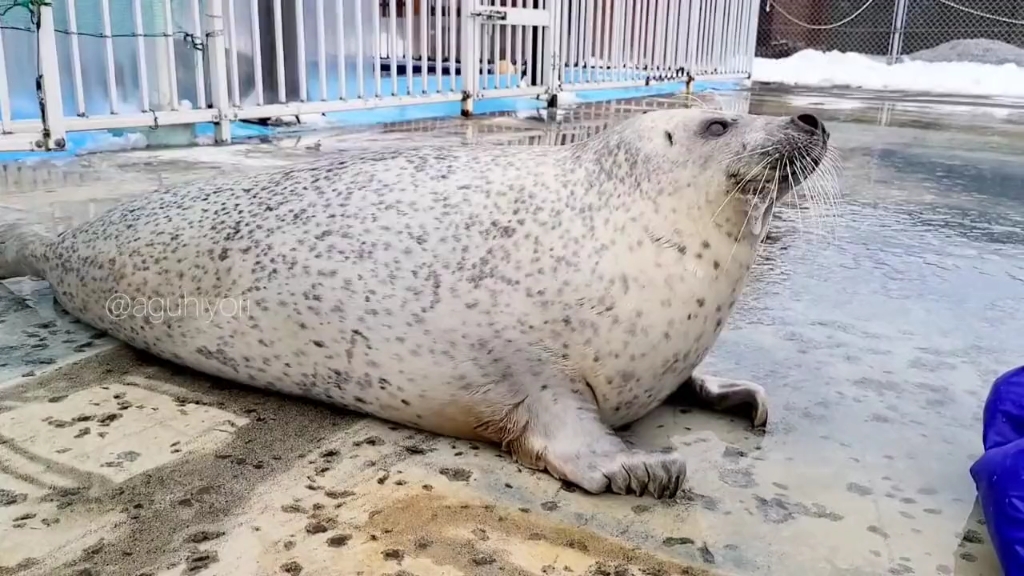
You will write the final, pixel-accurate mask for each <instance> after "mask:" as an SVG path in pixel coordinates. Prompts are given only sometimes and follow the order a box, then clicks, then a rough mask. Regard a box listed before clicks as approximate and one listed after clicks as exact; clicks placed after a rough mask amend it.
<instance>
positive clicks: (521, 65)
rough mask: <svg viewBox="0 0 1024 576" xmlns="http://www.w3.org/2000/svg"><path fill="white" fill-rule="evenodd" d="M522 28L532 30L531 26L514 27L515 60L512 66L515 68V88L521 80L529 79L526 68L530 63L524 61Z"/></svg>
mask: <svg viewBox="0 0 1024 576" xmlns="http://www.w3.org/2000/svg"><path fill="white" fill-rule="evenodd" d="M523 28H526V29H527V30H532V29H533V26H528V27H527V26H516V60H515V62H513V65H515V67H516V86H519V83H520V82H521V78H529V75H528V73H529V72H528V70H527V68H526V67H527V66H529V64H530V61H529V60H527V59H526V46H525V45H524V44H523ZM527 82H529V81H527Z"/></svg>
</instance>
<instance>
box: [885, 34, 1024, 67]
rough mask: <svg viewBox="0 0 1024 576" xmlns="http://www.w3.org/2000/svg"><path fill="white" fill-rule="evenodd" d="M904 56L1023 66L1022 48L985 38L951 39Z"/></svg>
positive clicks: (944, 60)
mask: <svg viewBox="0 0 1024 576" xmlns="http://www.w3.org/2000/svg"><path fill="white" fill-rule="evenodd" d="M904 58H905V59H906V60H916V61H920V62H977V63H979V64H1016V65H1017V66H1021V67H1024V49H1021V48H1018V47H1016V46H1014V45H1012V44H1007V43H1005V42H1000V41H998V40H988V39H986V38H971V39H968V40H953V41H951V42H946V43H945V44H939V45H938V46H936V47H934V48H928V49H927V50H921V51H919V52H914V53H913V54H908V55H907V56H905V57H904Z"/></svg>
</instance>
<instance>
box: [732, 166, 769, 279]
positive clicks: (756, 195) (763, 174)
mask: <svg viewBox="0 0 1024 576" xmlns="http://www.w3.org/2000/svg"><path fill="white" fill-rule="evenodd" d="M770 160H771V158H768V159H766V160H765V161H764V162H762V163H763V164H766V163H767V162H768V161H770ZM760 165H761V164H759V165H758V166H760ZM777 173H778V172H776V174H777ZM767 177H768V170H762V171H761V181H760V182H759V183H758V185H757V192H756V193H754V198H753V200H752V201H751V205H752V206H756V205H757V200H758V198H760V196H761V191H762V190H763V189H764V179H765V178H767ZM753 212H754V210H753V209H750V210H747V217H746V218H744V219H743V225H742V226H740V231H739V233H737V234H736V238H735V239H734V240H733V243H732V250H730V251H729V258H728V259H727V260H726V261H725V266H726V268H728V267H729V263H730V262H732V257H733V255H734V254H735V253H736V246H737V245H739V243H740V238H742V237H743V232H744V231H746V229H747V222H748V221H750V215H751V213H753Z"/></svg>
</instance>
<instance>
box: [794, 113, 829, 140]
mask: <svg viewBox="0 0 1024 576" xmlns="http://www.w3.org/2000/svg"><path fill="white" fill-rule="evenodd" d="M793 122H794V123H795V124H796V125H797V126H799V127H800V128H802V129H804V130H810V131H812V132H815V133H816V134H818V135H819V136H821V138H822V140H824V141H825V142H828V136H829V134H828V130H826V129H825V124H824V123H823V122H822V121H821V120H818V117H817V116H815V115H814V114H799V115H797V116H794V117H793Z"/></svg>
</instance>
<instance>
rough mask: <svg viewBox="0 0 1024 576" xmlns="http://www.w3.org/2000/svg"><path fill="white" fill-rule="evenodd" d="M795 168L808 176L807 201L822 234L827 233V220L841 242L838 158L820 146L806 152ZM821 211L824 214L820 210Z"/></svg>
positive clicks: (835, 237) (832, 232) (799, 158)
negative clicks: (814, 163)
mask: <svg viewBox="0 0 1024 576" xmlns="http://www.w3.org/2000/svg"><path fill="white" fill-rule="evenodd" d="M802 152H803V153H802V154H801V155H800V157H798V158H797V162H796V163H795V164H794V168H795V169H796V170H797V171H798V172H799V173H800V174H802V175H808V176H807V177H806V178H805V180H804V193H805V198H807V199H808V200H809V202H810V203H811V205H812V206H813V208H814V211H813V212H814V216H815V221H816V223H817V225H818V231H819V232H822V233H824V232H825V230H824V225H825V223H826V221H827V222H828V223H829V224H830V228H831V234H830V235H831V236H832V238H833V241H836V240H837V229H838V221H839V205H840V204H839V198H838V186H837V182H838V172H837V164H838V155H837V154H836V153H835V152H834V151H833V150H831V149H829V150H824V151H823V150H822V149H821V148H820V147H816V148H814V149H810V148H809V149H807V150H803V151H802ZM814 158H818V159H819V162H818V166H817V168H816V169H815V168H814V167H813V165H812V164H813V162H812V160H813V159H814ZM819 210H820V211H819Z"/></svg>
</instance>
